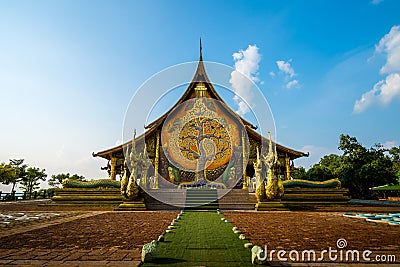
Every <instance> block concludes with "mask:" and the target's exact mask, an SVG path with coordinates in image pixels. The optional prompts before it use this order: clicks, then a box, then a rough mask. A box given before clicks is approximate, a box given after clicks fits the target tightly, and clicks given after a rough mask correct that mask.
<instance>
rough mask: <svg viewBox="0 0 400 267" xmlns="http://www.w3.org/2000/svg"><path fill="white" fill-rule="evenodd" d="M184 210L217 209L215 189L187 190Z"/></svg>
mask: <svg viewBox="0 0 400 267" xmlns="http://www.w3.org/2000/svg"><path fill="white" fill-rule="evenodd" d="M185 209H188V210H193V209H194V210H197V209H202V210H203V209H206V210H216V209H218V192H217V189H187V190H186V203H185Z"/></svg>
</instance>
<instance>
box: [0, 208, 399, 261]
mask: <svg viewBox="0 0 400 267" xmlns="http://www.w3.org/2000/svg"><path fill="white" fill-rule="evenodd" d="M346 210H347V211H354V210H357V211H365V212H373V211H375V212H395V211H397V212H399V208H398V207H397V208H387V207H349V208H345V209H343V210H341V211H334V210H330V209H322V210H319V211H312V212H307V211H290V212H289V211H273V212H254V211H247V212H243V211H225V212H224V215H225V217H226V218H228V219H230V220H231V221H232V222H233V224H234V225H235V226H237V227H239V229H240V230H242V231H243V232H244V234H245V235H246V238H247V239H249V240H250V241H251V242H253V243H254V244H257V245H260V246H264V245H265V244H268V247H269V248H271V249H276V250H278V249H285V250H290V249H298V250H303V249H316V250H322V249H325V248H326V247H327V246H331V247H334V246H335V245H336V241H337V239H338V238H345V239H346V240H347V242H348V246H349V248H351V249H360V250H362V249H370V250H372V251H374V253H386V254H396V256H397V262H399V259H400V255H399V251H400V227H389V226H386V225H382V224H374V223H367V222H365V221H361V220H356V219H351V218H345V217H343V216H342V214H343V212H344V211H346ZM0 211H1V213H7V212H9V213H10V212H14V213H15V212H19V213H24V214H27V215H28V216H35V214H38V213H42V214H43V213H45V212H47V213H57V214H59V215H58V216H47V217H46V216H44V217H43V218H40V219H36V220H31V221H27V222H18V223H15V224H13V225H11V224H10V225H8V226H3V227H1V232H0V265H10V266H11V265H14V266H35V265H36V266H93V265H100V266H126V265H129V266H137V265H139V264H140V255H141V248H142V246H143V244H145V243H148V242H150V241H151V240H153V239H157V237H158V236H159V235H160V234H161V233H163V232H164V231H165V229H167V226H168V225H169V223H170V222H171V220H172V219H173V218H175V217H176V215H177V213H178V212H164V211H162V212H155V211H146V212H115V211H112V208H110V207H108V208H106V207H59V206H38V205H37V203H30V204H26V203H25V204H23V203H18V204H0ZM249 260H250V259H249ZM331 266H332V265H331ZM369 266H371V265H369Z"/></svg>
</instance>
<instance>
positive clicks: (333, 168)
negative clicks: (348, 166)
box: [319, 154, 342, 178]
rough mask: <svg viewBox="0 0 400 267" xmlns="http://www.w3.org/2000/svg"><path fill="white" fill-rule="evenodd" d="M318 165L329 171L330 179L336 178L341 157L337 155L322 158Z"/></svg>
mask: <svg viewBox="0 0 400 267" xmlns="http://www.w3.org/2000/svg"><path fill="white" fill-rule="evenodd" d="M319 165H321V166H324V167H326V168H327V169H328V170H329V172H330V174H331V178H337V177H338V175H339V172H340V168H341V166H342V157H341V156H339V155H337V154H330V155H327V156H324V157H323V158H322V159H321V160H320V161H319Z"/></svg>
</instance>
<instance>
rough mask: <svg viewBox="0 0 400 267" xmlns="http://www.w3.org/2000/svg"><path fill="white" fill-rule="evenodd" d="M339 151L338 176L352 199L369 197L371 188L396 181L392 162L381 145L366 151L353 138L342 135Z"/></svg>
mask: <svg viewBox="0 0 400 267" xmlns="http://www.w3.org/2000/svg"><path fill="white" fill-rule="evenodd" d="M339 149H340V150H342V151H343V155H342V159H341V160H342V161H341V162H342V164H341V167H340V170H339V174H338V176H339V179H340V180H341V182H342V185H343V186H344V187H347V188H349V190H350V193H351V194H352V195H353V196H354V197H361V198H362V197H369V196H370V190H369V189H370V188H371V187H375V186H379V185H385V184H390V183H393V182H395V181H396V177H395V175H394V172H393V163H392V160H391V158H390V157H389V156H388V155H386V152H387V150H386V149H384V148H383V146H382V145H380V144H376V145H375V146H373V147H372V148H370V149H367V148H365V147H363V146H362V145H361V144H360V143H359V142H358V141H357V139H356V138H355V137H350V136H349V135H343V134H342V135H340V142H339Z"/></svg>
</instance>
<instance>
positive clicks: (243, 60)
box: [229, 45, 261, 115]
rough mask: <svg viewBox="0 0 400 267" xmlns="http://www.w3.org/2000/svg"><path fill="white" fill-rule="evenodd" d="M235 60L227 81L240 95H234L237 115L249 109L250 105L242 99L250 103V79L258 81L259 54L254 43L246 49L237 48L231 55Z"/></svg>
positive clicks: (251, 96) (251, 95)
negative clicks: (233, 68) (237, 50)
mask: <svg viewBox="0 0 400 267" xmlns="http://www.w3.org/2000/svg"><path fill="white" fill-rule="evenodd" d="M232 57H233V60H234V61H235V70H234V71H232V73H231V79H230V80H229V82H230V83H231V84H232V89H233V90H234V91H235V93H236V94H237V95H238V96H240V97H237V96H235V97H234V100H235V101H236V103H237V104H238V110H237V111H236V112H237V113H238V114H239V115H244V114H246V113H248V112H249V111H250V107H249V106H248V105H247V104H246V103H245V102H244V101H243V100H242V99H244V100H246V101H247V103H248V104H250V105H252V103H251V100H252V98H253V94H252V92H251V87H252V81H253V82H258V81H259V79H258V69H259V63H260V61H261V54H259V53H258V47H257V46H256V45H249V46H248V47H247V49H246V50H239V52H236V53H234V54H233V55H232Z"/></svg>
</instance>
